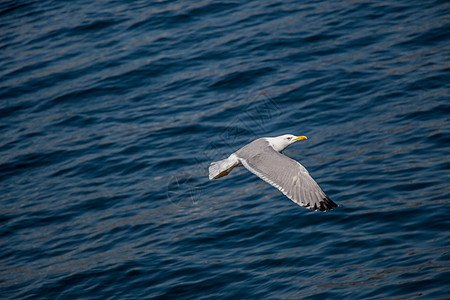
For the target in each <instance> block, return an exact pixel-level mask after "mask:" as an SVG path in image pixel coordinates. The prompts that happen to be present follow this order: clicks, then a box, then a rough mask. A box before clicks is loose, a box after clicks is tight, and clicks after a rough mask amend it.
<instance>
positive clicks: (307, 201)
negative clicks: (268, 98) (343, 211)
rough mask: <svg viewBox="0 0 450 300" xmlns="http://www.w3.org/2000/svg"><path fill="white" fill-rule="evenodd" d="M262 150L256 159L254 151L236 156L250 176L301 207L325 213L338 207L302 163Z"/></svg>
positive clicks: (269, 150)
mask: <svg viewBox="0 0 450 300" xmlns="http://www.w3.org/2000/svg"><path fill="white" fill-rule="evenodd" d="M258 150H259V151H258V152H254V153H253V154H254V155H252V152H251V151H250V152H248V151H246V152H244V153H239V152H237V153H236V154H238V157H239V159H240V161H241V163H242V164H243V165H244V167H245V168H247V169H248V170H249V171H250V172H252V173H253V174H255V175H256V176H258V177H260V178H261V179H263V180H264V181H266V182H267V183H269V184H271V185H273V186H274V187H276V188H277V189H279V190H280V191H281V192H282V193H283V194H284V195H286V196H287V197H288V198H289V199H291V200H292V201H294V202H295V203H297V204H298V205H300V206H304V207H307V208H310V209H312V210H317V209H319V210H321V211H325V210H327V209H333V208H335V207H337V205H336V204H335V203H334V202H333V201H331V199H330V198H329V197H328V196H327V195H326V194H325V193H324V192H323V191H322V189H321V188H320V187H319V185H318V184H317V183H316V182H315V181H314V179H313V178H312V177H311V176H310V175H309V173H308V171H307V170H306V169H305V167H303V166H302V165H301V164H300V163H298V162H297V161H295V160H293V159H291V158H289V157H287V156H285V155H283V154H281V153H279V152H277V151H275V150H274V149H273V148H272V147H270V146H269V147H264V149H263V151H261V148H259V149H258Z"/></svg>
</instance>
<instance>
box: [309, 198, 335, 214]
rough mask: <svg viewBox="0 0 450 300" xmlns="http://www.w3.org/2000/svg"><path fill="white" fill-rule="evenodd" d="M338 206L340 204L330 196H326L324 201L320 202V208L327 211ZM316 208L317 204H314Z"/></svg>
mask: <svg viewBox="0 0 450 300" xmlns="http://www.w3.org/2000/svg"><path fill="white" fill-rule="evenodd" d="M336 207H338V205H337V204H336V203H334V202H333V201H332V200H331V199H330V198H329V197H328V196H325V197H324V198H323V199H322V201H321V202H320V205H319V207H318V208H316V209H319V210H320V211H327V210H331V209H333V208H336ZM314 208H315V206H314Z"/></svg>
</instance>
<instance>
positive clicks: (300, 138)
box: [294, 135, 306, 141]
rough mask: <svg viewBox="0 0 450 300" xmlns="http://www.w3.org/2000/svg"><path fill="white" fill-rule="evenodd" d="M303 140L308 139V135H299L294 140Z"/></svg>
mask: <svg viewBox="0 0 450 300" xmlns="http://www.w3.org/2000/svg"><path fill="white" fill-rule="evenodd" d="M301 140H306V136H303V135H302V136H298V137H297V138H295V139H294V141H301Z"/></svg>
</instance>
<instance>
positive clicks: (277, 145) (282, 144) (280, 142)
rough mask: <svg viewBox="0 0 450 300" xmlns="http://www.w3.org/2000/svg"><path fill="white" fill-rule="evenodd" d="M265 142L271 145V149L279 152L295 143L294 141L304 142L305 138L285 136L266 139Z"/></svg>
mask: <svg viewBox="0 0 450 300" xmlns="http://www.w3.org/2000/svg"><path fill="white" fill-rule="evenodd" d="M267 140H268V141H269V143H270V144H271V145H272V147H273V149H275V150H276V151H279V152H280V151H283V150H284V149H286V147H287V146H289V145H290V144H293V143H295V142H296V141H301V140H306V136H296V135H292V134H285V135H280V136H277V137H273V138H268V139H267Z"/></svg>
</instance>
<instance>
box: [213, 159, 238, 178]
mask: <svg viewBox="0 0 450 300" xmlns="http://www.w3.org/2000/svg"><path fill="white" fill-rule="evenodd" d="M237 165H239V160H238V159H237V157H236V156H235V155H234V154H231V155H230V157H228V158H226V159H223V160H219V161H214V162H212V163H211V164H210V165H209V180H212V179H217V178H220V177H223V176H226V175H228V173H230V172H231V170H233V168H234V167H236V166H237Z"/></svg>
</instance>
